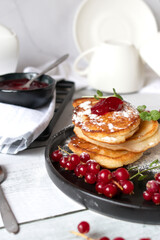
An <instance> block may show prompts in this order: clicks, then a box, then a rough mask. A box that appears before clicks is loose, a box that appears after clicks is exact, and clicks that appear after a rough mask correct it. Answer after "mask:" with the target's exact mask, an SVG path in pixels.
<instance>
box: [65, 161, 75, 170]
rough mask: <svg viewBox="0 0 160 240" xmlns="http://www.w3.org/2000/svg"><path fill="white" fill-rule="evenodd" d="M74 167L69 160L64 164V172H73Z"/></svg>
mask: <svg viewBox="0 0 160 240" xmlns="http://www.w3.org/2000/svg"><path fill="white" fill-rule="evenodd" d="M75 167H76V166H75V165H74V163H73V162H71V161H70V160H69V161H67V162H66V166H65V170H70V171H71V170H74V169H75Z"/></svg>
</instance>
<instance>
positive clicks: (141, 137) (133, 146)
mask: <svg viewBox="0 0 160 240" xmlns="http://www.w3.org/2000/svg"><path fill="white" fill-rule="evenodd" d="M74 132H75V134H76V135H77V136H78V137H79V138H82V139H83V140H85V141H87V142H90V143H93V144H95V145H98V146H101V147H104V148H109V149H112V150H128V151H131V152H143V151H145V150H147V149H148V148H151V147H154V146H156V145H157V144H158V143H159V142H160V130H159V124H158V122H157V121H142V122H141V124H140V128H139V130H138V131H137V132H136V133H135V134H134V135H133V136H132V137H131V138H129V139H127V140H126V141H125V142H124V143H120V144H107V143H102V142H99V141H95V140H93V139H91V138H88V137H86V136H85V135H84V134H83V132H82V131H81V129H80V128H78V127H75V128H74Z"/></svg>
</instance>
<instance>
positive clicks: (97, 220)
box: [0, 90, 160, 240]
mask: <svg viewBox="0 0 160 240" xmlns="http://www.w3.org/2000/svg"><path fill="white" fill-rule="evenodd" d="M86 94H87V95H89V94H91V92H89V91H87V90H85V91H81V92H77V93H76V94H75V95H74V98H76V97H78V96H81V95H86ZM137 96H139V95H136V94H134V95H131V96H130V97H129V98H131V99H137ZM71 115H72V105H71V101H70V102H69V103H68V105H67V106H66V108H65V109H64V111H63V113H62V115H61V117H60V119H59V121H58V122H57V123H56V125H55V127H54V129H53V132H52V134H54V133H55V132H58V131H59V130H60V129H62V128H63V127H64V126H67V125H68V124H70V123H71ZM44 151H45V147H44V146H42V147H36V148H31V149H27V150H25V151H23V152H21V153H19V154H17V155H5V154H0V164H1V165H2V166H3V167H4V168H5V169H6V172H7V178H6V180H5V181H4V182H3V183H2V188H3V190H4V193H5V195H6V198H7V200H8V202H9V204H10V206H11V208H12V210H13V212H14V214H15V216H16V219H17V221H18V223H19V227H20V230H19V233H17V234H11V233H8V232H7V231H6V229H5V228H4V227H3V223H2V220H1V219H0V240H12V239H17V240H32V239H34V240H35V239H36V240H41V239H43V240H71V239H74V240H76V239H82V238H80V237H77V236H74V235H72V234H71V233H70V231H71V230H74V231H76V230H77V225H78V224H79V222H81V221H83V220H85V221H88V222H89V223H90V226H91V230H90V234H89V236H90V237H92V238H99V237H102V236H107V237H109V238H110V239H111V240H112V239H113V238H115V237H118V236H121V237H124V238H125V239H126V240H139V239H140V238H142V237H146V238H147V237H150V238H151V239H152V240H160V234H159V233H160V226H159V225H146V224H138V223H131V222H126V221H122V220H118V219H113V218H110V217H107V216H103V215H100V214H98V213H95V212H93V211H90V210H88V209H86V208H85V207H84V206H81V205H79V204H78V203H76V202H75V201H74V200H72V199H70V198H69V197H68V196H66V195H65V194H64V193H63V192H61V191H60V190H59V189H58V188H57V187H56V186H55V185H54V183H53V182H52V181H51V179H50V178H49V176H48V174H47V171H46V168H45V157H44Z"/></svg>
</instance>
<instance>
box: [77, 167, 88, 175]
mask: <svg viewBox="0 0 160 240" xmlns="http://www.w3.org/2000/svg"><path fill="white" fill-rule="evenodd" d="M87 169H88V166H87V164H79V173H80V175H81V176H85V175H86V172H87Z"/></svg>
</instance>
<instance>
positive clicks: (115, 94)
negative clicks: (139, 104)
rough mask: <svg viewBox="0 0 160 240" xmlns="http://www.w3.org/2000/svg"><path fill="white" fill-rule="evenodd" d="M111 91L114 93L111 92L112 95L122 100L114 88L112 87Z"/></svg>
mask: <svg viewBox="0 0 160 240" xmlns="http://www.w3.org/2000/svg"><path fill="white" fill-rule="evenodd" d="M113 93H114V94H113V96H114V97H117V98H119V99H121V100H123V98H122V97H121V95H119V94H118V93H117V92H116V90H115V88H113Z"/></svg>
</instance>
